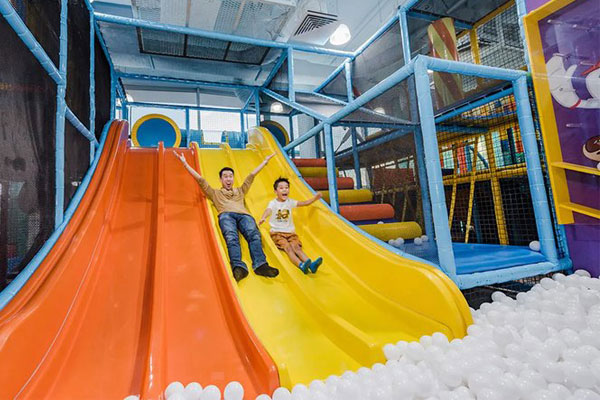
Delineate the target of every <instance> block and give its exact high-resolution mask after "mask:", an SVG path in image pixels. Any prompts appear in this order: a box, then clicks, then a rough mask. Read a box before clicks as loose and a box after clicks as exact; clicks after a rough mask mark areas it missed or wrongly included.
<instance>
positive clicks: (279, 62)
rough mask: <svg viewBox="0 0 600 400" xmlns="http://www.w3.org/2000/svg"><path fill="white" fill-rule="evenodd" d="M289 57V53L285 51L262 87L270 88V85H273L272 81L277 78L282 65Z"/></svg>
mask: <svg viewBox="0 0 600 400" xmlns="http://www.w3.org/2000/svg"><path fill="white" fill-rule="evenodd" d="M288 56H289V53H288V52H287V51H283V52H282V53H281V55H280V56H279V58H278V59H277V62H276V63H275V65H274V66H273V69H272V70H271V72H269V75H267V79H265V81H264V83H263V84H262V85H261V87H267V86H269V84H270V83H271V81H272V80H273V78H275V75H277V72H279V69H280V68H281V65H282V64H283V62H284V61H285V60H287V58H288Z"/></svg>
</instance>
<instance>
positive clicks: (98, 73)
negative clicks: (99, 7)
mask: <svg viewBox="0 0 600 400" xmlns="http://www.w3.org/2000/svg"><path fill="white" fill-rule="evenodd" d="M94 53H95V54H94V57H95V58H94V65H95V67H94V81H95V82H94V85H95V90H96V93H95V96H94V98H95V106H96V118H95V122H94V124H95V131H96V132H95V134H96V138H98V139H99V138H100V134H101V133H102V129H103V128H104V125H105V124H106V123H107V122H108V120H109V119H110V65H109V63H108V60H107V59H106V56H105V54H104V52H103V51H102V47H100V42H99V40H98V38H96V43H95V49H94Z"/></svg>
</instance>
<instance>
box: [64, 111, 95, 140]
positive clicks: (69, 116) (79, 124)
mask: <svg viewBox="0 0 600 400" xmlns="http://www.w3.org/2000/svg"><path fill="white" fill-rule="evenodd" d="M65 118H66V119H67V120H68V121H69V122H70V123H71V125H73V127H74V128H75V129H77V130H78V131H79V132H80V133H81V134H82V135H83V136H85V138H86V139H87V140H89V141H90V143H91V144H92V145H94V146H97V145H98V141H97V140H96V137H95V136H94V134H93V133H92V132H90V130H89V129H88V128H86V127H85V125H84V124H83V123H82V122H81V121H80V120H79V118H77V116H76V115H75V114H73V111H71V109H70V108H69V107H68V106H65Z"/></svg>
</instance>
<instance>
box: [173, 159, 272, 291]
mask: <svg viewBox="0 0 600 400" xmlns="http://www.w3.org/2000/svg"><path fill="white" fill-rule="evenodd" d="M175 154H176V155H177V158H179V159H180V160H181V162H182V163H183V166H184V167H185V169H187V170H188V172H189V173H190V174H191V175H192V176H193V177H194V178H195V179H196V181H198V184H199V185H200V189H202V192H203V193H204V195H205V196H206V197H208V199H209V200H210V201H212V203H213V204H214V205H215V208H216V209H217V211H218V212H219V227H220V228H221V233H222V234H223V238H225V243H226V244H227V253H229V262H230V263H231V269H232V272H233V277H234V278H235V280H236V281H237V282H239V281H241V280H242V279H244V278H245V277H246V276H248V267H247V266H246V264H245V263H244V262H243V261H242V249H241V247H240V239H239V236H238V230H239V231H240V232H241V233H242V235H243V236H244V238H245V239H246V241H247V242H248V247H249V249H250V257H251V258H252V269H253V270H254V273H255V274H256V275H261V276H265V277H268V278H274V277H276V276H277V275H278V274H279V270H278V269H277V268H273V267H271V266H269V264H267V258H266V257H265V253H264V252H263V249H262V241H261V239H260V232H259V230H258V227H257V226H256V222H255V221H254V218H253V217H252V215H250V212H249V211H248V210H247V209H246V206H245V205H244V196H245V195H246V193H248V190H249V189H250V186H251V185H252V182H253V181H254V177H255V176H256V174H258V173H259V172H260V170H261V169H263V168H264V167H265V165H267V163H268V162H269V160H270V159H271V158H273V156H274V154H271V155H270V156H268V157H267V158H265V160H264V161H263V162H262V163H260V165H259V166H258V167H256V168H255V169H254V171H252V172H250V175H248V176H247V177H246V179H245V180H244V183H243V184H242V186H240V187H233V169H231V168H229V167H225V168H223V169H221V170H220V171H219V178H220V179H221V187H220V188H219V189H214V188H212V187H211V186H210V185H209V184H208V182H207V181H206V179H204V178H203V177H202V176H200V174H198V173H197V172H196V171H195V170H194V168H192V167H191V166H190V165H189V164H188V163H187V162H186V161H185V156H184V155H183V154H178V153H175Z"/></svg>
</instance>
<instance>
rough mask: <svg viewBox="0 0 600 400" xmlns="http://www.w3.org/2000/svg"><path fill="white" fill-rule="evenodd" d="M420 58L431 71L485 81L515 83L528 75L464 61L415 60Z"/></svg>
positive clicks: (430, 58) (422, 56) (419, 56)
mask: <svg viewBox="0 0 600 400" xmlns="http://www.w3.org/2000/svg"><path fill="white" fill-rule="evenodd" d="M418 58H422V59H423V60H424V61H425V63H426V65H427V67H428V68H429V69H431V70H434V71H438V72H448V73H451V74H462V75H468V76H476V77H479V78H485V79H498V80H501V81H513V80H515V79H517V78H520V77H522V76H526V75H527V72H525V71H519V70H513V69H506V68H497V67H489V66H487V65H479V64H471V63H466V62H462V61H453V60H443V59H441V58H433V57H429V56H424V55H418V56H417V57H415V60H416V59H418Z"/></svg>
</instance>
